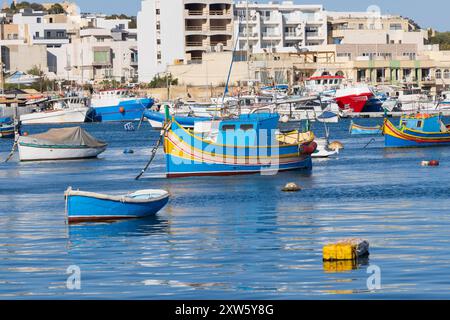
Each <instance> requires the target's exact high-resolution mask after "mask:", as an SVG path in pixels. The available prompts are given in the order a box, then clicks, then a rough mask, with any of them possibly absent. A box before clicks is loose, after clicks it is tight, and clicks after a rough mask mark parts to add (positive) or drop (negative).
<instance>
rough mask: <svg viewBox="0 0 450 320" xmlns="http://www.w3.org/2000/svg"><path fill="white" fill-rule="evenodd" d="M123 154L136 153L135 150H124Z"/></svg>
mask: <svg viewBox="0 0 450 320" xmlns="http://www.w3.org/2000/svg"><path fill="white" fill-rule="evenodd" d="M123 153H125V154H132V153H134V150H131V149H125V150H123Z"/></svg>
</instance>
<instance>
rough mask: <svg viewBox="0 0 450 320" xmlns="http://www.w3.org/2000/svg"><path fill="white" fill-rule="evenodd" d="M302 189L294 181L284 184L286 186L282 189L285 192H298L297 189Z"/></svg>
mask: <svg viewBox="0 0 450 320" xmlns="http://www.w3.org/2000/svg"><path fill="white" fill-rule="evenodd" d="M301 190H302V188H300V187H299V186H298V185H297V184H296V183H294V182H290V183H288V184H286V185H285V186H284V188H283V189H282V191H284V192H297V191H301Z"/></svg>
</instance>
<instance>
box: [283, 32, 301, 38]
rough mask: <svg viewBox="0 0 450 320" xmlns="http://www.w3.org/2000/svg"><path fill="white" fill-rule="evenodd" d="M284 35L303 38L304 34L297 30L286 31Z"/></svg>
mask: <svg viewBox="0 0 450 320" xmlns="http://www.w3.org/2000/svg"><path fill="white" fill-rule="evenodd" d="M284 37H285V38H286V39H303V34H302V33H297V32H285V33H284Z"/></svg>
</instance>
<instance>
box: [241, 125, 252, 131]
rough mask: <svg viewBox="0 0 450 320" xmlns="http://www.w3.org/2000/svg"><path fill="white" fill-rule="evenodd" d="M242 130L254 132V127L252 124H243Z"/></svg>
mask: <svg viewBox="0 0 450 320" xmlns="http://www.w3.org/2000/svg"><path fill="white" fill-rule="evenodd" d="M240 128H241V130H242V131H249V130H253V125H252V124H241V126H240Z"/></svg>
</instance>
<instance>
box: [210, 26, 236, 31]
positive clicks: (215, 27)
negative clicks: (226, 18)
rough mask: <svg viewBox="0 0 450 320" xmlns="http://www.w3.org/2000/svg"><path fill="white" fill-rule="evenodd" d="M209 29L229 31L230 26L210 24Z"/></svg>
mask: <svg viewBox="0 0 450 320" xmlns="http://www.w3.org/2000/svg"><path fill="white" fill-rule="evenodd" d="M209 29H210V30H211V31H231V27H230V26H211V27H210V28H209Z"/></svg>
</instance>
